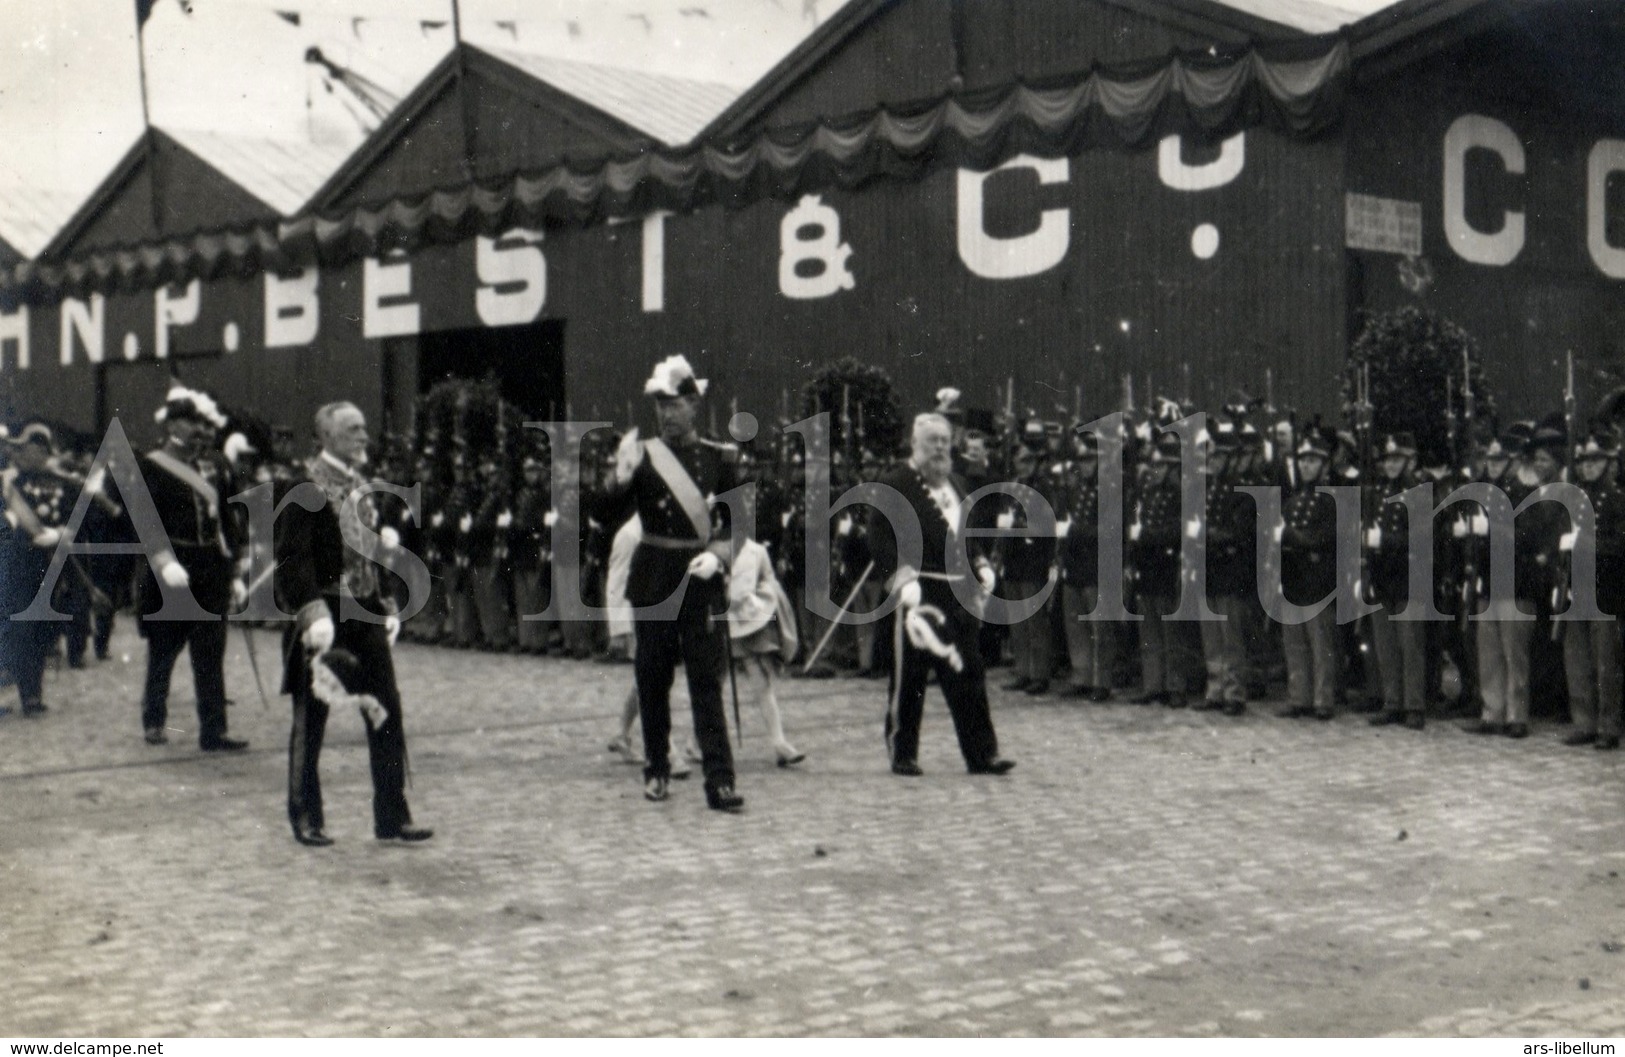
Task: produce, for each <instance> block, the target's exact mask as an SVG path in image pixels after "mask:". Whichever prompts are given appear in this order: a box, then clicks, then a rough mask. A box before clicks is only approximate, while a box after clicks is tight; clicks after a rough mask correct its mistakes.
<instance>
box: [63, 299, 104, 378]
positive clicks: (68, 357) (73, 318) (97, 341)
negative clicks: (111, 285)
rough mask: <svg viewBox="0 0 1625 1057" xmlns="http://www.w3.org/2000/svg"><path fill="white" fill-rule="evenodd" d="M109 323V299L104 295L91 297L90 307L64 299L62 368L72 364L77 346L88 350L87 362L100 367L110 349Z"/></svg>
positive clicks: (80, 302) (76, 301) (73, 300)
mask: <svg viewBox="0 0 1625 1057" xmlns="http://www.w3.org/2000/svg"><path fill="white" fill-rule="evenodd" d="M106 322H107V298H105V297H103V296H102V295H101V294H91V295H90V304H88V305H87V304H85V303H84V302H83V301H81V300H79V299H78V298H77V297H65V298H63V299H62V328H61V333H60V334H59V335H58V345H57V348H58V350H59V351H60V352H61V354H62V366H64V367H66V366H68V365H69V364H71V363H73V347H74V345H75V344H76V343H77V344H82V345H83V346H84V347H85V359H87V360H89V361H90V362H91V363H101V362H102V353H103V352H104V351H105V350H106V347H107V340H106V339H107V330H106ZM75 339H77V342H76V341H75Z"/></svg>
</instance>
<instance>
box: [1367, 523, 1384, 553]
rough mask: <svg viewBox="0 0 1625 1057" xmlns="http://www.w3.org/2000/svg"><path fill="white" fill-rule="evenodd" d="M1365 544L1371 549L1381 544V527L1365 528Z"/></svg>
mask: <svg viewBox="0 0 1625 1057" xmlns="http://www.w3.org/2000/svg"><path fill="white" fill-rule="evenodd" d="M1365 545H1366V546H1367V547H1369V548H1371V549H1372V550H1376V549H1377V548H1378V547H1381V546H1382V529H1380V528H1377V527H1375V526H1373V527H1371V528H1368V529H1366V530H1365Z"/></svg>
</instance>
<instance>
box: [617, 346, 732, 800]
mask: <svg viewBox="0 0 1625 1057" xmlns="http://www.w3.org/2000/svg"><path fill="white" fill-rule="evenodd" d="M706 387H707V382H706V380H705V379H703V378H696V377H694V369H693V368H692V367H691V366H690V365H689V363H688V360H687V359H686V358H684V357H682V356H671V357H668V358H667V359H666V360H664V361H662V362H661V363H660V364H658V365H657V366H656V367H655V369H654V374H653V375H652V376H651V377H650V378H649V380H648V381H647V382H646V383H645V384H644V387H643V391H644V394H645V395H647V396H652V397H654V398H655V407H656V413H657V415H658V417H659V420H660V436H659V437H656V438H653V439H651V440H648V441H640V440H639V439H638V435H637V430H636V429H629V430H628V431H627V432H626V435H625V436H624V437H623V438H622V440H621V444H620V447H619V449H618V450H617V452H616V459H615V471H614V476H613V478H612V480H611V482H610V484H609V486H608V488H607V491H606V493H605V495H604V497H603V499H602V500H601V503H600V506H601V508H602V510H603V516H602V520H603V521H604V523H605V525H606V526H607V527H609V528H610V529H612V530H613V529H614V528H617V527H619V526H620V524H621V523H622V522H624V521H625V520H626V519H627V518H628V517H630V516H631V515H632V513H633V512H634V511H636V512H637V514H638V516H639V517H640V519H641V520H642V522H643V537H642V539H641V540H640V541H639V543H638V546H637V549H636V550H635V551H633V553H632V568H631V572H630V574H629V577H628V582H627V591H626V595H627V601H629V602H631V603H632V605H633V607H634V611H633V634H634V635H635V636H636V643H637V645H636V650H637V655H636V658H635V665H634V668H635V672H636V676H637V687H638V710H639V713H640V716H641V719H642V723H643V755H644V759H645V760H646V761H647V762H646V764H645V766H644V772H643V777H644V785H643V795H644V797H645V798H646V799H648V800H652V801H662V800H665V799H666V798H667V796H668V783H669V781H670V778H671V760H670V738H671V684H672V679H673V677H674V676H675V674H676V670H677V665H678V663H679V662H681V663H682V665H683V667H684V669H685V671H686V672H687V673H688V692H689V699H690V702H691V704H692V707H693V711H694V737H695V739H696V740H697V741H698V742H699V747H700V754H701V759H702V766H703V768H704V771H705V799H706V803H707V804H708V805H709V806H710V807H711V808H713V809H714V810H717V811H728V812H733V811H738V810H740V809H741V808H743V807H744V804H745V800H744V797H742V796H740V795H739V794H738V793H736V792H735V791H734V766H733V754H732V752H731V751H730V750H729V747H728V723H727V716H726V715H725V713H724V711H723V706H722V676H723V665H724V664H726V663H728V642H727V618H726V616H725V614H726V612H727V608H728V602H727V592H726V583H727V574H728V561H729V558H730V556H731V537H730V535H729V533H730V530H731V523H730V519H729V518H728V516H727V507H726V505H719V506H718V507H717V508H716V511H717V514H718V515H719V516H718V517H716V518H713V514H712V509H711V503H712V501H713V500H715V499H716V498H717V497H718V496H721V495H723V494H725V493H727V492H729V491H731V490H732V489H733V488H734V487H735V486H736V485H737V484H738V481H737V479H736V478H737V473H736V464H737V461H738V451H737V449H735V448H733V446H732V445H727V444H720V443H717V442H714V441H710V440H704V439H702V438H701V437H700V435H699V431H698V429H697V428H696V427H697V423H698V421H699V408H700V401H701V398H702V397H703V396H704V395H705V390H706ZM674 596H675V602H672V603H670V604H674V605H676V606H677V607H678V608H677V612H676V614H675V616H674V617H673V616H667V615H665V614H659V613H656V612H655V611H654V607H656V606H659V605H661V603H666V602H668V600H670V599H673V598H674Z"/></svg>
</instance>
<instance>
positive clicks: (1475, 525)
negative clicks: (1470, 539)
mask: <svg viewBox="0 0 1625 1057" xmlns="http://www.w3.org/2000/svg"><path fill="white" fill-rule="evenodd" d="M1472 529H1473V535H1475V536H1487V535H1489V534H1490V519H1489V515H1487V514H1474V515H1473V522H1472Z"/></svg>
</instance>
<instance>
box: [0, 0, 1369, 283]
mask: <svg viewBox="0 0 1625 1057" xmlns="http://www.w3.org/2000/svg"><path fill="white" fill-rule="evenodd" d="M846 2H847V0H459V13H460V17H461V29H462V36H463V39H464V40H466V41H468V42H470V43H472V44H476V45H486V46H492V47H501V48H510V49H515V50H520V51H529V52H538V53H542V54H550V55H560V56H564V57H569V58H575V59H578V60H581V61H587V62H599V63H605V64H610V65H623V66H629V67H633V68H638V69H644V70H649V71H653V72H658V73H667V74H675V75H682V76H688V77H693V78H697V79H703V80H711V81H719V82H723V83H727V84H731V85H735V86H737V87H739V88H740V89H741V90H743V89H744V88H745V87H747V86H748V85H750V84H751V83H753V82H754V81H756V80H757V79H758V78H760V77H761V76H762V75H763V74H764V73H766V72H767V70H768V69H769V68H771V66H772V65H773V64H774V63H775V62H777V61H778V60H779V59H780V58H782V57H783V56H784V55H785V53H787V52H788V51H789V50H790V49H791V48H792V47H794V46H795V44H796V43H797V42H798V41H799V40H800V39H801V38H802V37H804V36H805V35H806V34H807V33H809V32H810V31H811V30H812V29H813V28H814V26H815V25H816V21H815V20H821V19H823V18H827V17H828V16H829V15H831V14H832V13H834V11H835V10H836V9H838V8H839V7H840V6H841V5H842V4H844V3H846ZM1229 2H1231V3H1233V4H1234V5H1235V6H1237V7H1241V8H1246V9H1250V10H1255V11H1257V10H1259V9H1260V8H1261V7H1268V6H1269V5H1271V4H1278V3H1280V2H1282V0H1229ZM1288 2H1298V3H1301V4H1305V5H1308V6H1309V7H1318V8H1321V9H1326V10H1329V11H1331V12H1332V13H1333V14H1332V17H1334V18H1335V17H1336V14H1335V13H1336V11H1337V10H1346V11H1349V12H1352V13H1360V12H1364V11H1369V10H1374V9H1376V8H1378V7H1381V6H1384V5H1385V4H1387V3H1388V2H1390V0H1288ZM184 3H185V9H183V0H155V3H154V6H153V10H152V15H151V18H150V19H149V21H148V22H147V25H146V28H145V31H144V34H143V38H144V54H145V59H146V73H147V77H146V82H147V93H146V100H147V107H148V111H149V113H150V117H151V120H152V122H153V124H155V125H158V126H161V127H168V128H181V129H187V128H197V129H205V130H213V131H219V132H232V133H239V134H246V135H254V136H268V137H273V138H278V139H313V140H316V141H318V142H325V143H336V144H339V145H341V146H352V145H354V144H358V143H359V142H360V141H361V139H362V138H363V136H364V135H365V132H366V129H365V127H364V126H363V124H362V122H361V121H359V120H358V119H357V117H356V116H354V114H353V113H352V111H359V110H360V107H359V104H358V103H357V102H356V101H355V100H354V99H352V98H348V97H347V96H346V94H345V93H342V92H340V93H334V92H330V91H328V90H327V88H326V87H325V86H324V84H323V78H322V75H321V74H320V73H319V72H318V71H317V70H316V69H315V68H314V67H312V66H310V65H309V64H308V63H306V62H305V60H304V56H305V52H306V50H307V48H309V47H311V46H313V45H314V46H316V47H320V48H321V49H322V51H323V53H324V54H326V55H327V56H329V57H330V58H331V59H333V60H334V61H336V62H338V63H340V64H341V65H343V66H345V67H347V68H350V69H353V70H355V71H356V72H358V73H360V74H362V75H364V76H366V77H367V78H368V79H369V80H371V81H372V82H375V83H376V84H378V85H379V86H380V88H381V89H382V90H383V91H384V93H385V94H386V95H394V96H400V95H405V94H406V93H407V92H409V91H410V90H411V88H412V87H413V86H414V85H415V84H416V83H417V82H418V80H419V79H420V78H421V77H422V76H423V74H424V73H426V72H427V71H428V70H429V69H430V68H431V67H432V66H433V65H434V64H435V62H436V61H437V60H438V59H439V58H440V57H441V56H443V55H444V54H445V53H446V52H447V51H448V50H449V49H450V47H451V43H452V30H451V25H450V22H451V18H452V0H184ZM186 9H189V13H188V12H187V10H186ZM279 10H280V11H293V12H297V13H298V16H299V20H298V21H299V24H298V25H292V24H290V22H289V21H287V20H285V19H283V18H281V17H279V16H278V14H277V12H278V11H279ZM0 48H4V51H3V53H0V54H3V55H4V58H3V60H0V143H4V144H5V150H4V152H3V153H0V238H4V239H6V240H7V241H9V242H11V243H13V245H15V246H16V247H17V248H18V249H20V250H22V251H24V252H25V253H29V254H32V253H35V252H37V251H38V250H39V249H40V248H42V247H43V240H44V239H45V238H48V237H49V233H50V229H53V228H54V226H56V225H59V224H60V223H61V222H63V221H65V220H66V219H67V217H68V215H69V214H71V213H72V211H73V210H74V209H75V208H76V207H77V206H78V204H79V203H80V202H82V201H83V199H84V198H85V197H86V196H87V195H88V194H89V193H90V192H91V191H92V190H94V189H95V187H96V186H97V185H98V184H100V182H101V181H102V179H103V178H105V176H106V175H107V174H108V172H109V171H110V170H111V169H112V167H113V166H114V165H115V164H116V163H117V162H118V160H119V159H120V158H121V157H123V155H124V154H125V153H126V151H127V150H128V149H129V147H130V145H131V144H133V143H134V142H135V140H136V139H137V137H138V136H139V135H140V133H141V130H142V128H143V124H142V121H143V117H142V92H141V78H140V72H139V71H140V67H139V66H138V53H137V48H136V26H135V5H134V0H0ZM58 214H60V215H58ZM41 230H44V231H45V234H44V235H41V234H40V231H41Z"/></svg>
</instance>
